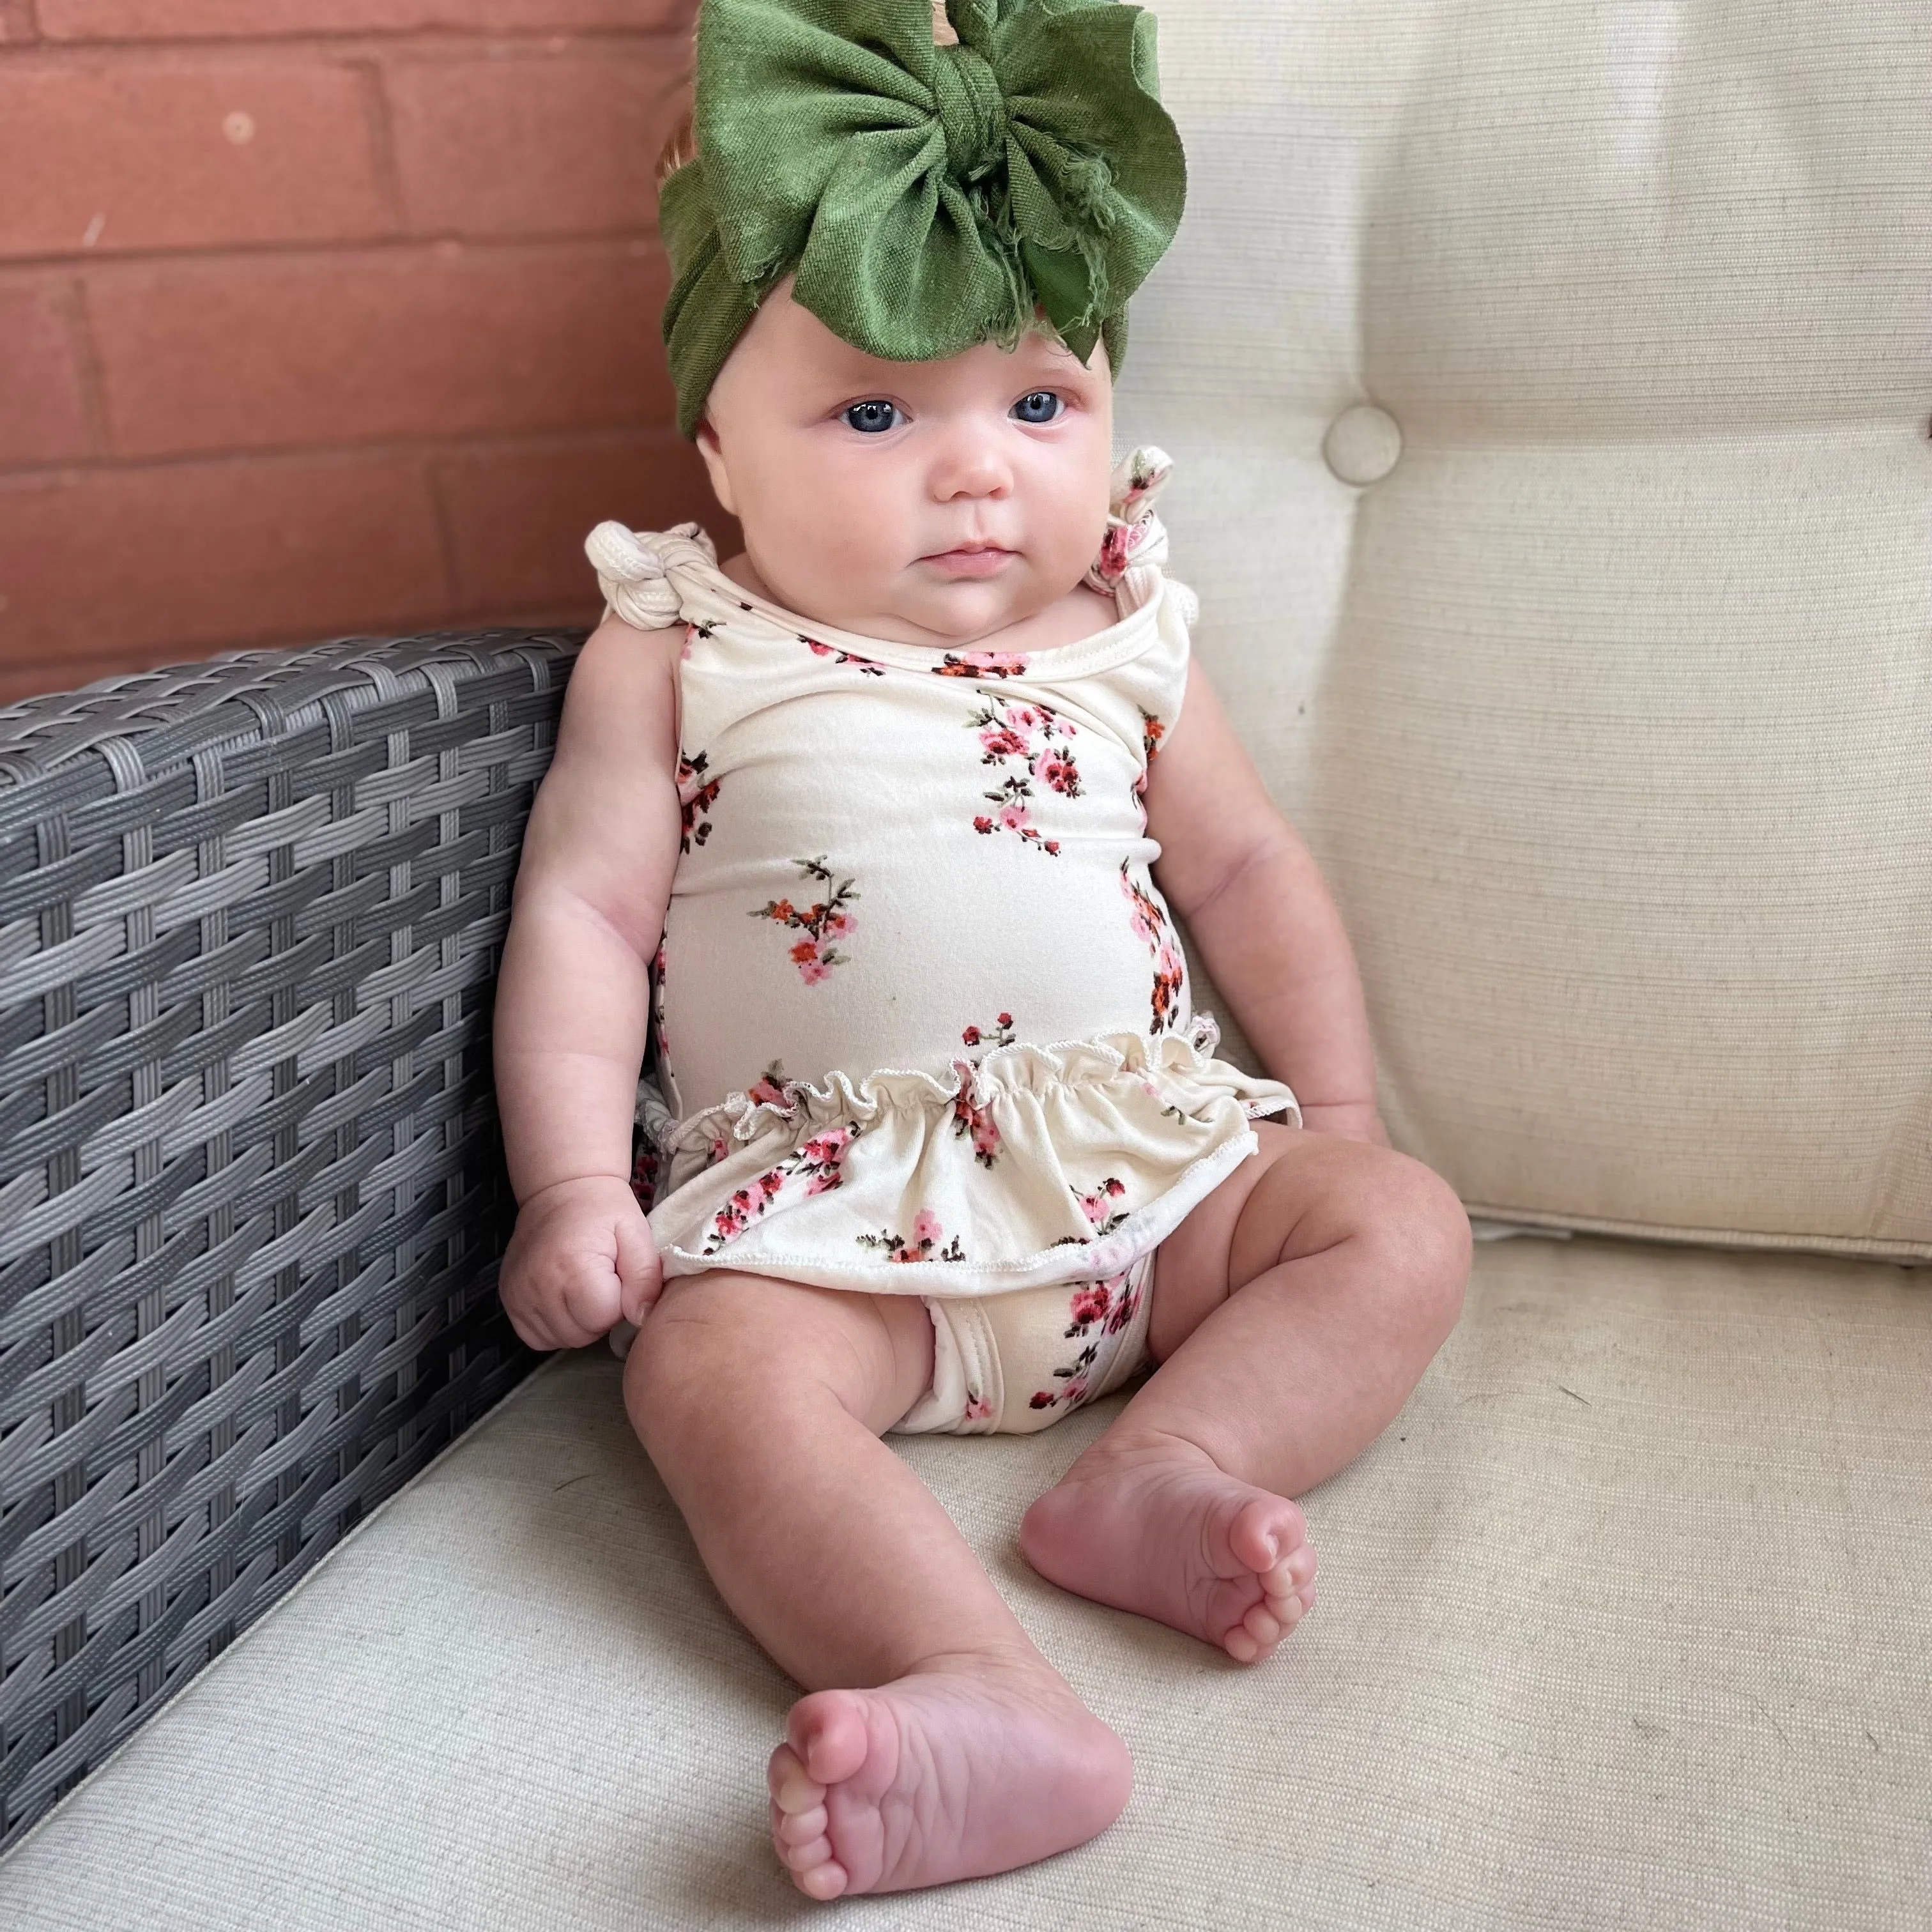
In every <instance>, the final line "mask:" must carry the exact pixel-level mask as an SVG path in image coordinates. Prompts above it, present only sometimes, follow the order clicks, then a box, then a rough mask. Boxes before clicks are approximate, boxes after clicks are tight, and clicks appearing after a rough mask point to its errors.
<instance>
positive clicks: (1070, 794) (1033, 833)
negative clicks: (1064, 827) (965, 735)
mask: <svg viewBox="0 0 1932 1932" xmlns="http://www.w3.org/2000/svg"><path fill="white" fill-rule="evenodd" d="M967 723H968V727H969V728H970V729H971V730H975V731H977V732H978V733H979V734H980V763H982V764H983V765H1004V764H1007V763H1013V762H1018V763H1019V764H1020V766H1021V767H1022V769H1020V770H1019V771H1017V772H1013V771H1010V772H1007V773H1006V774H1005V775H1004V777H1002V778H1001V781H1000V784H999V788H998V790H995V791H989V792H986V793H983V796H984V797H985V798H986V801H987V802H988V803H989V804H990V805H993V806H995V808H996V809H995V811H991V812H981V813H980V814H978V815H977V817H975V818H974V820H973V829H974V831H975V832H980V833H983V834H984V835H988V836H990V835H992V833H993V832H1013V833H1014V834H1015V835H1016V836H1017V837H1019V838H1020V839H1021V840H1022V841H1024V842H1025V843H1026V844H1030V845H1037V846H1038V847H1040V850H1042V851H1043V852H1045V853H1047V854H1048V855H1049V857H1058V856H1059V852H1060V841H1059V840H1058V839H1057V838H1047V837H1046V835H1044V834H1043V832H1041V831H1040V828H1039V827H1038V826H1037V825H1035V824H1034V820H1033V810H1032V802H1031V801H1032V799H1033V795H1034V794H1033V781H1034V779H1035V778H1038V779H1039V780H1040V781H1041V783H1042V784H1045V785H1046V786H1047V787H1049V789H1051V790H1054V791H1057V792H1058V793H1060V794H1061V796H1063V797H1066V798H1078V797H1079V796H1080V771H1079V766H1077V765H1076V763H1074V760H1073V752H1072V751H1070V749H1069V748H1068V747H1067V739H1070V738H1073V737H1076V736H1078V735H1079V732H1078V728H1077V727H1076V726H1074V725H1072V724H1068V723H1067V721H1066V719H1065V718H1062V717H1061V715H1060V714H1059V713H1058V712H1057V711H1055V710H1054V709H1052V707H1051V706H1049V705H1045V704H1015V703H1010V702H1009V701H1008V700H1007V699H1006V698H1004V697H999V696H997V695H995V696H992V697H987V698H986V699H985V700H983V701H982V703H981V704H980V708H979V709H978V710H977V711H975V712H974V713H973V715H972V716H971V718H968V720H967Z"/></svg>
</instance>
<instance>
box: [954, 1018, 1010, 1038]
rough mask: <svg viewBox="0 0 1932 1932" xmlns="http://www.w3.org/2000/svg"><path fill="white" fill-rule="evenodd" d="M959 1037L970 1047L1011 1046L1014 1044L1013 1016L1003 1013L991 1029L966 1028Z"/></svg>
mask: <svg viewBox="0 0 1932 1932" xmlns="http://www.w3.org/2000/svg"><path fill="white" fill-rule="evenodd" d="M959 1037H960V1039H961V1040H963V1041H964V1042H965V1044H966V1045H967V1046H1012V1045H1013V1015H1012V1014H1011V1013H1002V1014H1001V1015H1000V1016H999V1017H998V1019H996V1020H995V1022H993V1024H992V1025H991V1026H989V1027H977V1026H969V1027H966V1028H962V1030H961V1032H960V1035H959Z"/></svg>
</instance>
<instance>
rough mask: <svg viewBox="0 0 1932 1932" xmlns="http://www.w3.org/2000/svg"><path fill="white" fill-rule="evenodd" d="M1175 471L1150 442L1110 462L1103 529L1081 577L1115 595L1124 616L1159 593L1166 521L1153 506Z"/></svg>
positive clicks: (1163, 452) (1164, 552)
mask: <svg viewBox="0 0 1932 1932" xmlns="http://www.w3.org/2000/svg"><path fill="white" fill-rule="evenodd" d="M1173 472H1174V458H1172V457H1171V456H1170V455H1168V453H1167V452H1166V450H1164V449H1157V448H1156V447H1155V446H1154V445H1153V444H1152V443H1146V444H1143V445H1142V446H1141V447H1140V448H1139V449H1133V450H1130V451H1129V452H1128V453H1127V455H1125V456H1124V457H1122V458H1121V460H1120V461H1119V462H1118V463H1116V464H1115V466H1114V476H1113V487H1112V490H1111V492H1110V497H1111V500H1110V502H1109V506H1108V516H1107V528H1106V534H1105V535H1103V537H1102V538H1101V539H1100V555H1099V556H1097V557H1096V558H1095V559H1094V561H1093V562H1092V564H1091V565H1090V566H1089V567H1088V571H1087V574H1086V577H1085V579H1084V581H1085V583H1087V584H1088V586H1089V587H1090V588H1091V589H1095V590H1098V591H1101V592H1104V593H1105V594H1106V595H1109V596H1111V597H1112V598H1114V600H1115V604H1116V606H1117V607H1118V609H1119V611H1120V613H1121V616H1124V617H1129V616H1133V613H1134V612H1135V611H1136V610H1139V609H1140V607H1142V604H1151V603H1152V602H1153V601H1154V599H1155V598H1157V597H1158V596H1159V595H1160V589H1161V583H1162V574H1163V570H1164V568H1165V567H1166V562H1167V526H1166V524H1165V523H1163V522H1162V521H1161V520H1160V517H1157V516H1156V515H1155V514H1154V503H1155V501H1156V499H1157V498H1158V497H1159V496H1160V493H1161V491H1162V490H1164V489H1165V488H1166V487H1167V479H1168V478H1169V476H1170V475H1172V474H1173Z"/></svg>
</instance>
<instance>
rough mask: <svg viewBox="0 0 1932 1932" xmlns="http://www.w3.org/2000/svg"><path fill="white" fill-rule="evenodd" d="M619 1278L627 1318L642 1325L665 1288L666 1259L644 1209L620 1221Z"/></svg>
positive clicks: (618, 1238)
mask: <svg viewBox="0 0 1932 1932" xmlns="http://www.w3.org/2000/svg"><path fill="white" fill-rule="evenodd" d="M617 1279H618V1282H619V1285H620V1289H621V1298H622V1307H623V1314H624V1319H625V1321H626V1322H629V1323H631V1325H632V1326H633V1327H635V1328H642V1327H643V1321H644V1317H645V1316H646V1315H647V1314H649V1313H650V1310H651V1304H652V1303H653V1302H655V1301H656V1300H657V1298H658V1296H659V1295H661V1293H662V1292H664V1263H663V1262H662V1261H661V1259H659V1257H658V1244H656V1242H655V1241H652V1239H651V1231H650V1226H649V1223H647V1222H646V1220H644V1217H643V1214H641V1213H640V1214H638V1215H637V1217H636V1219H635V1220H630V1221H620V1222H619V1223H618V1224H617Z"/></svg>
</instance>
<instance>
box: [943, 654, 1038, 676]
mask: <svg viewBox="0 0 1932 1932" xmlns="http://www.w3.org/2000/svg"><path fill="white" fill-rule="evenodd" d="M1026 667H1027V661H1026V654H1025V652H1023V651H959V652H953V651H948V652H947V653H946V655H945V656H944V657H943V658H941V659H940V661H938V663H937V664H935V665H934V666H933V667H932V674H933V676H935V677H1024V676H1026Z"/></svg>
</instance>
